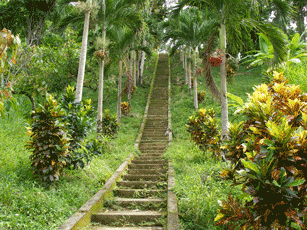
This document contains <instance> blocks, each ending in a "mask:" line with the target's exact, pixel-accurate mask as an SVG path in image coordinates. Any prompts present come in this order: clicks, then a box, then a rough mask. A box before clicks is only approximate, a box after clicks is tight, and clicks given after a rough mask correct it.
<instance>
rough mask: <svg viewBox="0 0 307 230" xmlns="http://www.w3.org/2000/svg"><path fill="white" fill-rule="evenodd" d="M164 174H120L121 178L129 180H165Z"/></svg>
mask: <svg viewBox="0 0 307 230" xmlns="http://www.w3.org/2000/svg"><path fill="white" fill-rule="evenodd" d="M166 177H167V176H166V175H162V174H161V175H159V174H151V175H149V174H138V175H135V174H128V175H124V176H122V178H123V180H129V181H140V180H144V181H150V180H151V181H163V180H166Z"/></svg>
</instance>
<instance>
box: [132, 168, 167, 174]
mask: <svg viewBox="0 0 307 230" xmlns="http://www.w3.org/2000/svg"><path fill="white" fill-rule="evenodd" d="M128 172H129V174H151V175H152V174H163V173H166V172H167V170H166V169H129V170H128Z"/></svg>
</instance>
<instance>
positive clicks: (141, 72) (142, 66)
mask: <svg viewBox="0 0 307 230" xmlns="http://www.w3.org/2000/svg"><path fill="white" fill-rule="evenodd" d="M143 46H146V40H145V39H144V40H143ZM145 56H146V53H145V52H144V51H141V63H140V71H139V81H140V85H143V73H144V65H145Z"/></svg>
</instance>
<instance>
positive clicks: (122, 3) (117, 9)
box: [97, 0, 145, 133]
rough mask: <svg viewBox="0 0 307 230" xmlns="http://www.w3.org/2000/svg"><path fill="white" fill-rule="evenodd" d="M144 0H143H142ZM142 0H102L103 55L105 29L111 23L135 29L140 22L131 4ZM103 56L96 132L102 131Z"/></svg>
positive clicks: (103, 50) (139, 2)
mask: <svg viewBox="0 0 307 230" xmlns="http://www.w3.org/2000/svg"><path fill="white" fill-rule="evenodd" d="M143 1H145V0H143ZM143 1H142V0H134V1H131V0H130V1H129V0H118V1H112V0H107V1H106V0H102V12H101V13H100V18H102V40H101V41H102V42H101V47H100V49H101V51H100V52H102V54H103V57H104V58H105V57H106V53H107V52H106V49H107V45H106V36H107V30H108V29H109V28H110V27H111V26H112V25H121V26H127V27H129V28H131V29H133V30H137V29H138V28H139V26H140V24H141V22H142V20H141V18H140V15H139V14H138V13H137V12H136V11H135V10H133V7H132V5H133V4H141V3H142V2H143ZM104 58H101V59H100V62H99V65H100V66H99V91H98V114H97V133H101V132H102V111H103V77H104V63H105V60H104Z"/></svg>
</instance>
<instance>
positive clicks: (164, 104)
mask: <svg viewBox="0 0 307 230" xmlns="http://www.w3.org/2000/svg"><path fill="white" fill-rule="evenodd" d="M168 76H169V68H168V55H163V54H160V56H159V61H158V66H157V71H156V79H155V83H154V88H153V91H152V96H151V100H150V104H149V110H148V117H147V121H146V123H145V126H144V130H143V135H142V139H141V141H140V144H139V150H140V152H141V154H140V155H139V156H137V157H135V158H134V159H133V160H132V161H131V164H130V165H129V166H128V170H127V174H126V175H123V176H122V181H119V182H117V184H116V189H115V190H114V199H112V200H111V201H108V202H106V204H104V207H103V209H102V210H100V211H99V212H98V213H96V214H94V215H92V218H91V223H92V224H91V229H95V230H163V229H164V230H165V229H166V222H167V218H166V217H167V175H168V174H167V168H168V164H167V161H165V160H164V158H163V153H164V152H165V148H166V146H167V144H168V135H167V136H166V135H165V132H166V130H167V127H168Z"/></svg>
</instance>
